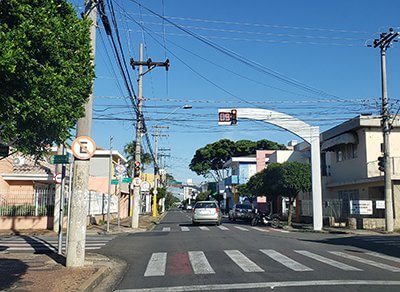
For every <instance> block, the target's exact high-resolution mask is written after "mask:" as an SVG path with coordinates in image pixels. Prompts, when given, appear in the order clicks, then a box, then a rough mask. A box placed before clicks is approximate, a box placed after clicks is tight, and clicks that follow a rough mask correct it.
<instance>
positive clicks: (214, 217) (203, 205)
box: [192, 201, 222, 225]
mask: <svg viewBox="0 0 400 292" xmlns="http://www.w3.org/2000/svg"><path fill="white" fill-rule="evenodd" d="M221 217H222V215H221V210H220V209H219V207H218V205H217V204H216V203H215V202H214V201H199V202H197V203H196V204H195V205H194V207H193V209H192V223H193V225H197V224H200V223H214V224H217V225H220V224H221Z"/></svg>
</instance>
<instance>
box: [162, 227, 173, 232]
mask: <svg viewBox="0 0 400 292" xmlns="http://www.w3.org/2000/svg"><path fill="white" fill-rule="evenodd" d="M162 231H164V232H169V231H171V227H163V229H162Z"/></svg>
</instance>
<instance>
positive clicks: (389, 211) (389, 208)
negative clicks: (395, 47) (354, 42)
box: [374, 29, 399, 232]
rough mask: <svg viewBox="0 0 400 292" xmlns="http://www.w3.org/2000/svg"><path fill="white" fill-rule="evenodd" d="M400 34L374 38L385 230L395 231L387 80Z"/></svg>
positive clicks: (382, 35)
mask: <svg viewBox="0 0 400 292" xmlns="http://www.w3.org/2000/svg"><path fill="white" fill-rule="evenodd" d="M398 36H399V33H398V32H394V31H393V29H389V32H388V33H381V35H380V38H379V39H376V40H374V48H377V47H379V48H380V51H381V76H382V77H381V78H382V109H381V114H382V117H381V125H382V132H383V161H384V184H385V187H384V188H385V230H386V231H387V232H393V230H394V224H393V195H392V163H391V159H390V143H389V137H390V130H391V124H390V123H389V119H390V112H389V98H388V96H387V82H386V49H387V48H389V47H390V44H391V43H392V42H393V41H395V40H394V39H395V38H396V37H398Z"/></svg>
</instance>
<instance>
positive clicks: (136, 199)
mask: <svg viewBox="0 0 400 292" xmlns="http://www.w3.org/2000/svg"><path fill="white" fill-rule="evenodd" d="M130 64H131V66H132V69H134V70H135V66H138V97H137V119H136V147H135V160H136V162H137V163H139V165H140V163H141V157H140V156H141V151H142V134H143V133H145V129H144V127H143V112H142V106H143V83H142V82H143V76H144V75H145V74H146V73H148V72H150V71H151V70H153V69H154V68H155V67H165V68H166V70H168V67H169V60H168V59H167V60H166V61H165V62H152V60H151V59H148V60H147V61H144V62H143V44H140V46H139V61H134V60H133V59H131V60H130ZM143 66H147V68H148V69H147V71H145V72H143ZM139 208H140V186H134V188H133V208H132V209H133V212H132V223H131V226H132V228H138V227H139V211H140V210H139Z"/></svg>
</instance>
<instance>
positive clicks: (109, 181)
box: [107, 136, 113, 232]
mask: <svg viewBox="0 0 400 292" xmlns="http://www.w3.org/2000/svg"><path fill="white" fill-rule="evenodd" d="M112 142H113V137H112V136H110V163H109V166H108V167H109V168H108V199H107V232H110V219H111V218H110V205H111V179H112V167H113V158H112Z"/></svg>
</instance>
